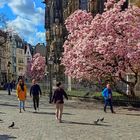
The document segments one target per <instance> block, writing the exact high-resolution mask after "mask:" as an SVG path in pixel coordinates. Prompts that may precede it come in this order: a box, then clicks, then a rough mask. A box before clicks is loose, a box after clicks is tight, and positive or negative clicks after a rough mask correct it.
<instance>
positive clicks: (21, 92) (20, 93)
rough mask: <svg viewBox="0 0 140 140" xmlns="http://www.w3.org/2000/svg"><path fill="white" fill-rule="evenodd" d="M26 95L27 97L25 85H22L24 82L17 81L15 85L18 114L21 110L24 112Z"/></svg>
mask: <svg viewBox="0 0 140 140" xmlns="http://www.w3.org/2000/svg"><path fill="white" fill-rule="evenodd" d="M26 95H27V88H26V85H25V84H24V80H23V79H19V82H18V84H17V97H18V100H19V109H20V111H19V112H20V113H21V109H23V110H24V111H25V100H26Z"/></svg>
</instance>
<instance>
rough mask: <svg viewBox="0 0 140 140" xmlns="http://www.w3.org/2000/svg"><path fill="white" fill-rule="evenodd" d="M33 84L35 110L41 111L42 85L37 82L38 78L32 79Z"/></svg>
mask: <svg viewBox="0 0 140 140" xmlns="http://www.w3.org/2000/svg"><path fill="white" fill-rule="evenodd" d="M32 84H33V85H32V86H31V88H30V96H31V97H32V96H33V104H34V110H35V112H37V110H38V111H39V95H40V96H41V95H42V92H41V89H40V86H39V85H38V84H37V83H36V80H35V79H33V80H32Z"/></svg>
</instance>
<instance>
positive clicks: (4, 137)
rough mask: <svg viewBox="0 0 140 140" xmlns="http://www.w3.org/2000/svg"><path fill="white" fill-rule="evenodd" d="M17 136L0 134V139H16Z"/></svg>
mask: <svg viewBox="0 0 140 140" xmlns="http://www.w3.org/2000/svg"><path fill="white" fill-rule="evenodd" d="M16 138H17V137H14V136H10V135H0V140H10V139H16Z"/></svg>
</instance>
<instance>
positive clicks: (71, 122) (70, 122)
mask: <svg viewBox="0 0 140 140" xmlns="http://www.w3.org/2000/svg"><path fill="white" fill-rule="evenodd" d="M62 123H66V124H78V125H93V126H94V125H95V126H106V127H110V126H111V125H108V124H101V123H97V124H94V123H83V122H74V121H62Z"/></svg>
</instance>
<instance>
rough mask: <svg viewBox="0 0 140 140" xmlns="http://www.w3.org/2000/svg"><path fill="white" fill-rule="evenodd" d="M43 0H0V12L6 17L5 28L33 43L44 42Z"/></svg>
mask: <svg viewBox="0 0 140 140" xmlns="http://www.w3.org/2000/svg"><path fill="white" fill-rule="evenodd" d="M42 1H43V0H0V13H3V14H5V16H6V17H7V18H8V21H7V29H8V30H10V31H12V32H14V33H17V34H19V35H20V36H21V37H22V38H23V39H24V40H26V41H28V42H29V43H31V44H33V45H35V44H37V43H39V42H40V43H45V29H44V14H45V13H44V12H45V11H44V7H45V6H44V4H43V3H42Z"/></svg>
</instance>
